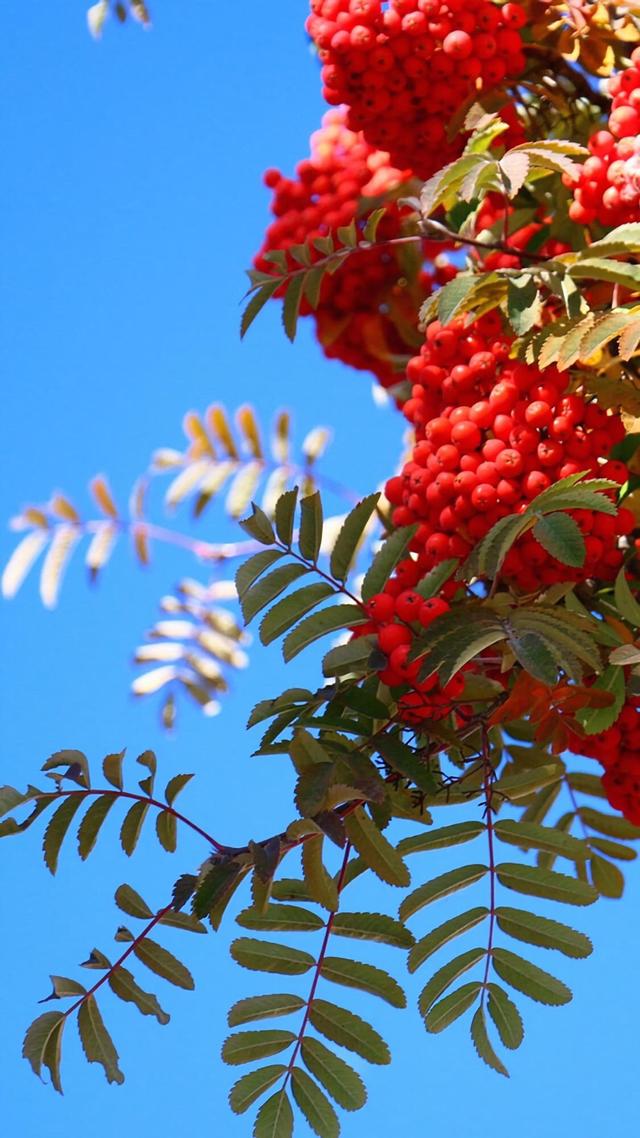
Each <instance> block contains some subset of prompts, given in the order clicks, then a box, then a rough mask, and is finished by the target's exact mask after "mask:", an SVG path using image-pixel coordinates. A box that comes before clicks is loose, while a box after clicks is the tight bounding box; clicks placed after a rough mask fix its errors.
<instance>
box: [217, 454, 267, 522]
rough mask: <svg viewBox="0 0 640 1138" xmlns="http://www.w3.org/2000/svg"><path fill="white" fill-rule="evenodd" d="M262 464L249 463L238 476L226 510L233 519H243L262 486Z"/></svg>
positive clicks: (228, 495)
mask: <svg viewBox="0 0 640 1138" xmlns="http://www.w3.org/2000/svg"><path fill="white" fill-rule="evenodd" d="M263 469H264V467H263V463H262V462H258V461H255V462H248V463H247V465H246V466H244V467H242V468H241V469H240V470H239V471H238V473H237V474H236V476H235V478H234V480H233V482H232V483H231V487H230V489H229V493H228V494H227V500H226V502H225V510H226V511H227V513H228V514H229V516H230V517H231V518H241V517H242V515H243V514H244V513H246V510H247V507H248V505H249V503H250V502H251V501H252V499H253V496H254V494H255V492H256V490H257V488H258V486H259V485H260V479H261V478H262V471H263Z"/></svg>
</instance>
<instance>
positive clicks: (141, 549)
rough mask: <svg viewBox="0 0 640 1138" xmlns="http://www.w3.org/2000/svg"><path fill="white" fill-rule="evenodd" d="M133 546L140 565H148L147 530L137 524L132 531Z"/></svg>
mask: <svg viewBox="0 0 640 1138" xmlns="http://www.w3.org/2000/svg"><path fill="white" fill-rule="evenodd" d="M133 548H134V549H135V552H136V557H137V558H138V561H139V562H140V564H141V565H148V564H149V561H150V557H149V539H148V537H147V531H146V529H145V528H144V527H143V526H137V527H136V529H135V530H134V532H133Z"/></svg>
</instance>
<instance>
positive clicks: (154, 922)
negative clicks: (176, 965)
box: [64, 905, 173, 1019]
mask: <svg viewBox="0 0 640 1138" xmlns="http://www.w3.org/2000/svg"><path fill="white" fill-rule="evenodd" d="M172 907H173V906H172V905H165V907H164V909H160V911H159V912H158V913H156V915H155V917H152V919H151V920H150V921H149V922H148V924H146V925H145V927H144V928H143V930H142V932H141V933H139V934H138V936H137V937H136V938H135V940H132V941H131V943H130V944H129V945H127V947H126V948H125V950H124V952H123V953H122V955H121V956H119V957H118V959H117V960H116V962H115V964H111V965H110V966H109V968H107V970H106V972H105V973H104V975H103V976H101V977H100V979H99V980H96V982H95V984H94V985H93V987H92V988H89V990H88V991H86V992H84V993H83V995H82V996H80V998H79V999H78V1000H76V1002H75V1004H72V1005H71V1007H70V1008H67V1010H66V1012H65V1013H64V1018H65V1019H67V1017H68V1016H70V1015H73V1013H74V1012H75V1011H76V1010H77V1009H78V1008H79V1007H80V1006H81V1004H83V1003H84V1002H85V1000H87V999H88V998H89V996H93V995H94V993H95V992H97V991H98V988H101V987H102V985H103V984H106V982H107V980H108V979H109V977H110V976H113V973H114V972H116V971H117V970H118V968H120V967H121V966H122V965H123V964H124V962H125V960H126V959H127V957H128V956H131V953H132V952H135V950H136V948H137V947H138V945H139V944H140V941H142V940H144V939H145V937H147V936H148V935H149V933H150V932H151V930H152V929H154V928H155V926H156V925H157V924H159V923H160V921H161V920H162V918H163V917H164V915H165V913H168V912H169V911H170V910H171V909H172Z"/></svg>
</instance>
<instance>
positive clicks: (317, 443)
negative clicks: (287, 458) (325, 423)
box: [302, 427, 331, 462]
mask: <svg viewBox="0 0 640 1138" xmlns="http://www.w3.org/2000/svg"><path fill="white" fill-rule="evenodd" d="M330 442H331V431H330V430H329V429H328V428H327V427H314V428H313V430H312V431H309V434H308V435H307V437H306V438H305V440H304V442H303V444H302V453H303V455H304V457H305V458H306V460H307V462H316V461H317V459H319V458H321V457H322V455H323V454H324V452H325V450H326V449H327V447H328V445H329V443H330Z"/></svg>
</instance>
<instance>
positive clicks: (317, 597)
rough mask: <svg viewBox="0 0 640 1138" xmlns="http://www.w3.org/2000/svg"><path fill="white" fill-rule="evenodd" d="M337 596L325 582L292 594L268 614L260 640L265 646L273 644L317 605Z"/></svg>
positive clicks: (263, 622)
mask: <svg viewBox="0 0 640 1138" xmlns="http://www.w3.org/2000/svg"><path fill="white" fill-rule="evenodd" d="M334 595H335V590H334V589H333V587H332V586H331V585H329V584H326V583H325V582H324V581H318V582H317V583H316V584H314V585H306V586H305V587H304V588H302V589H298V590H297V592H295V593H290V594H289V596H287V597H284V598H283V599H282V600H281V601H278V603H277V604H276V605H274V606H273V608H272V609H270V611H269V612H268V613H267V615H266V616H265V617H264V619H263V621H262V623H261V625H260V640H261V641H262V643H263V644H265V645H266V644H271V643H272V642H273V641H274V640H277V638H278V637H279V636H282V635H283V633H285V632H288V631H289V629H290V628H291V627H292V626H293V625H294V624H296V622H297V621H298V620H300V618H301V617H303V616H306V614H307V613H308V612H310V611H311V609H314V608H315V607H316V605H319V604H321V602H322V601H326V600H327V599H328V598H329V597H332V596H334Z"/></svg>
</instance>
